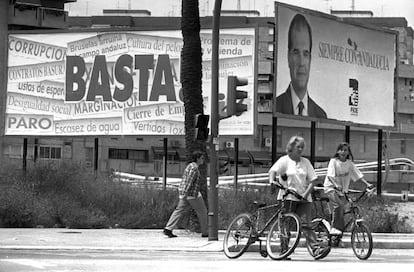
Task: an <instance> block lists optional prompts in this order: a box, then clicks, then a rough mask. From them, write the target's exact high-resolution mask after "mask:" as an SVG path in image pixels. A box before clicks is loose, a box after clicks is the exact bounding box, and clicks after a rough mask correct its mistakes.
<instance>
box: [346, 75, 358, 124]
mask: <svg viewBox="0 0 414 272" xmlns="http://www.w3.org/2000/svg"><path fill="white" fill-rule="evenodd" d="M358 85H359V84H358V80H356V79H355V78H350V79H349V88H351V90H352V92H351V94H350V95H349V103H348V104H349V107H350V112H351V115H355V116H358V105H359V90H358Z"/></svg>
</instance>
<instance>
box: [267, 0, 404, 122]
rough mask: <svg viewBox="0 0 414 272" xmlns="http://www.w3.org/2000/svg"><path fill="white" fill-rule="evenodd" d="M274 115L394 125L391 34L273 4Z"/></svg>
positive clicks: (392, 43)
mask: <svg viewBox="0 0 414 272" xmlns="http://www.w3.org/2000/svg"><path fill="white" fill-rule="evenodd" d="M275 14H276V18H275V22H276V36H277V38H276V39H277V47H276V50H277V57H276V69H275V70H276V88H275V92H276V93H275V97H276V108H275V111H274V112H275V113H276V116H283V117H289V116H291V115H303V116H305V118H306V117H310V118H313V119H315V118H317V119H318V120H322V121H323V120H326V119H333V120H337V121H344V122H353V123H356V124H367V125H373V126H381V127H392V126H394V72H395V68H396V48H397V43H396V37H397V34H396V32H394V31H388V30H383V29H374V28H371V27H368V26H362V25H356V24H351V23H349V22H348V21H347V22H344V21H342V20H339V19H338V18H337V17H335V16H331V15H328V14H323V13H320V12H316V11H310V10H305V9H302V8H298V7H294V6H290V5H286V4H282V3H275Z"/></svg>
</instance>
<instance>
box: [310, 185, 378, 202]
mask: <svg viewBox="0 0 414 272" xmlns="http://www.w3.org/2000/svg"><path fill="white" fill-rule="evenodd" d="M313 189H315V190H324V187H320V186H315V187H313ZM334 189H335V191H338V192H342V191H340V190H338V189H337V188H334ZM374 191H375V187H373V188H372V189H368V188H367V189H366V190H364V191H361V190H355V189H348V192H343V193H344V194H345V197H346V199H347V200H348V201H349V195H350V194H361V195H359V196H358V197H357V198H356V199H355V200H353V201H355V202H358V201H359V200H360V199H361V198H362V197H364V196H365V195H366V194H368V195H370V194H372V193H373V192H374Z"/></svg>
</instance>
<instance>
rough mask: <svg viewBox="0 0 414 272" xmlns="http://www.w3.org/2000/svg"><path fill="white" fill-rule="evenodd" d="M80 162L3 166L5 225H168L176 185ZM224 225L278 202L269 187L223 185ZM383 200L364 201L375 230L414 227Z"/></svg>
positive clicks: (1, 220)
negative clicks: (257, 205)
mask: <svg viewBox="0 0 414 272" xmlns="http://www.w3.org/2000/svg"><path fill="white" fill-rule="evenodd" d="M92 174H93V173H91V171H90V170H88V169H85V168H83V167H82V166H80V165H77V164H61V165H60V166H59V167H56V166H55V165H43V166H38V167H36V168H34V169H29V170H27V172H26V173H24V174H23V173H22V171H21V170H20V169H16V168H15V167H11V166H7V165H6V164H3V165H2V166H1V168H0V188H1V190H0V226H2V227H37V226H43V227H69V228H110V227H121V228H157V229H159V228H163V227H164V226H165V224H166V222H167V220H168V218H169V217H170V215H171V213H172V211H173V210H174V209H175V206H176V204H177V202H178V197H177V190H170V189H168V190H165V191H164V190H160V189H159V188H156V187H154V186H151V185H142V186H133V185H130V184H123V183H117V182H113V181H112V180H111V179H109V178H99V179H97V178H95V176H94V175H92ZM218 198H219V199H218V205H219V207H218V209H219V215H218V217H219V226H218V227H219V228H220V229H225V228H226V227H227V225H228V224H229V222H230V220H232V218H233V217H234V216H235V215H237V214H239V213H242V212H246V211H253V209H254V206H253V205H252V202H253V201H254V200H260V201H263V202H266V203H268V204H272V203H275V202H276V195H275V194H272V193H271V192H270V188H251V187H241V188H239V190H238V192H237V194H235V192H234V190H232V189H220V190H219V195H218ZM391 204H392V203H389V202H387V201H385V200H383V199H377V198H373V199H369V200H368V201H366V202H365V203H363V210H364V211H365V219H366V222H367V224H368V225H369V227H370V228H371V230H372V231H373V232H412V231H413V229H412V227H411V226H409V225H408V224H407V222H406V220H405V218H400V217H399V215H398V213H397V212H394V211H393V210H390V209H388V208H387V207H388V206H389V205H391Z"/></svg>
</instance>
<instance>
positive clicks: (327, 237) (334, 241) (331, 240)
mask: <svg viewBox="0 0 414 272" xmlns="http://www.w3.org/2000/svg"><path fill="white" fill-rule="evenodd" d="M315 189H318V190H321V189H322V190H323V187H315ZM368 193H372V191H370V190H365V191H360V190H352V189H350V190H349V191H348V193H345V199H346V200H347V202H348V203H349V208H347V209H346V210H345V212H344V215H350V218H349V219H348V221H347V222H346V224H345V228H344V230H350V232H351V247H352V250H353V252H354V254H355V256H356V257H357V258H358V259H360V260H367V259H368V258H369V257H370V256H371V254H372V250H373V246H374V244H373V239H372V233H371V231H370V230H369V228H368V226H367V225H366V224H365V223H364V219H363V217H362V215H361V208H360V207H359V206H358V202H359V201H360V200H361V199H362V198H363V197H364V196H366V195H367V194H368ZM357 194H359V196H356V197H355V198H354V197H351V195H357ZM317 201H319V202H320V203H321V207H322V211H323V215H322V216H318V217H316V218H315V219H313V220H312V228H313V230H314V232H315V233H316V235H317V238H318V242H319V243H320V244H323V245H324V246H328V247H335V246H338V245H339V243H340V241H341V239H342V236H343V235H331V234H330V233H329V230H330V229H331V224H330V218H331V216H327V215H326V213H325V212H324V210H325V209H324V208H323V203H324V202H326V203H327V202H329V198H327V197H316V199H315V202H317ZM308 250H310V248H309V247H308Z"/></svg>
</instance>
